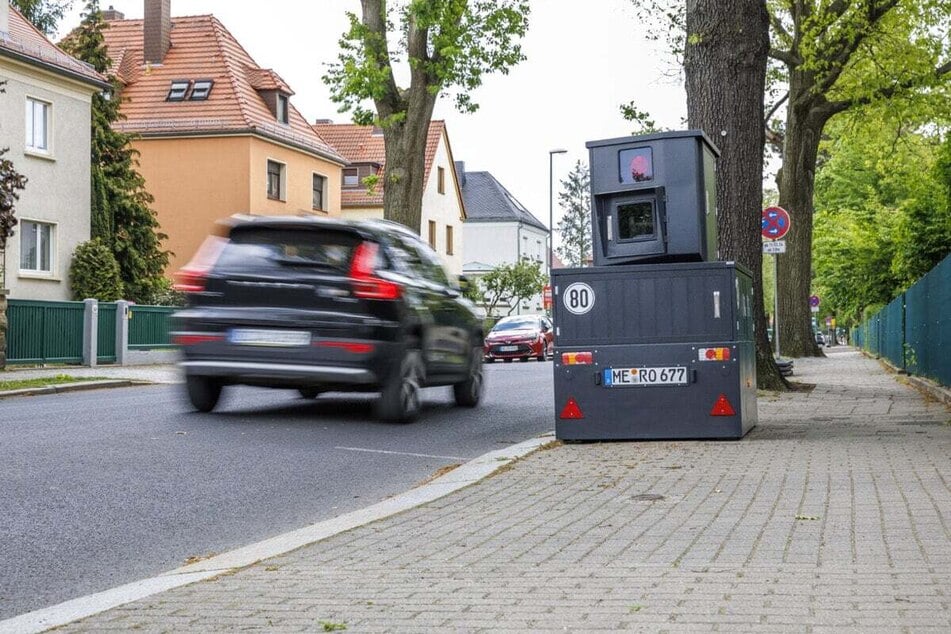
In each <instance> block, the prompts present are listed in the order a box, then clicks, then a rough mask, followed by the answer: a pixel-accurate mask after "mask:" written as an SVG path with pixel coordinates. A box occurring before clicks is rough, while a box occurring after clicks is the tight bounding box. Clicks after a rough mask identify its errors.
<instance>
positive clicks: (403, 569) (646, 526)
mask: <svg viewBox="0 0 951 634" xmlns="http://www.w3.org/2000/svg"><path fill="white" fill-rule="evenodd" d="M794 378H795V379H796V380H797V381H802V382H809V383H815V384H816V388H815V390H813V391H812V392H809V393H804V392H797V393H791V394H785V395H782V396H761V398H760V402H759V408H760V425H759V427H757V428H756V429H754V430H753V431H752V432H751V433H750V434H749V435H748V436H747V437H746V439H744V440H742V441H739V442H652V443H636V442H627V443H610V444H572V445H558V446H555V447H554V448H552V449H549V450H544V451H540V452H538V453H535V454H533V455H531V456H529V457H528V458H526V459H524V460H522V461H520V462H518V463H516V464H515V466H514V467H513V468H511V469H508V470H505V471H504V472H502V473H499V474H497V475H495V476H493V477H491V478H488V479H487V480H484V481H482V482H480V483H479V484H476V485H474V486H471V487H469V488H467V489H464V490H462V491H460V492H457V493H455V494H452V495H450V496H448V497H446V498H443V499H440V500H437V501H435V502H431V503H429V504H427V505H425V506H422V507H420V508H417V509H415V510H411V511H408V512H405V513H402V514H400V515H397V516H394V517H391V518H389V519H387V520H383V521H380V522H376V523H373V524H369V525H367V526H364V527H362V528H357V529H354V530H351V531H349V532H346V533H343V534H340V535H337V536H335V537H332V538H330V539H327V540H325V541H322V542H319V543H317V544H313V545H311V546H307V547H304V548H301V549H299V550H297V551H294V552H292V553H289V554H287V555H283V556H280V557H277V558H274V559H271V560H267V561H264V562H261V563H259V564H256V565H254V566H251V567H249V568H246V569H243V570H241V571H239V572H238V573H236V574H233V575H229V576H222V577H220V578H217V579H215V580H213V581H208V582H201V583H197V584H194V585H191V586H186V587H183V588H179V589H177V590H173V591H169V592H165V593H162V594H158V595H154V596H152V597H150V598H148V599H145V600H141V601H138V602H136V603H132V604H129V605H126V606H123V607H120V608H116V609H113V610H111V611H109V612H106V613H103V614H100V615H98V616H95V617H91V618H88V619H86V620H84V621H81V622H79V623H74V624H73V625H71V626H69V627H67V628H65V629H66V630H67V631H72V632H76V631H89V632H99V631H106V630H123V631H128V630H135V631H176V632H177V631H191V632H207V631H213V630H233V629H267V630H273V631H321V630H326V631H331V630H333V629H334V628H342V627H343V626H344V625H345V626H346V629H347V630H348V631H356V632H364V631H398V632H406V631H417V630H421V631H446V630H456V631H459V630H462V631H481V630H498V631H502V630H504V631H533V632H537V631H545V630H550V631H565V630H568V631H579V632H590V631H595V630H621V629H632V630H646V631H652V632H656V631H678V632H680V631H694V630H699V631H736V630H755V631H758V632H769V631H777V632H789V631H813V632H820V631H829V632H832V631H835V632H838V631H841V630H843V629H847V628H853V629H856V630H861V631H863V632H869V631H876V630H881V631H915V632H925V631H935V632H947V631H951V489H949V483H951V459H949V457H951V426H949V424H951V416H949V413H948V410H947V409H945V407H944V406H942V405H938V404H934V403H927V402H925V400H924V399H923V398H922V397H921V396H919V394H918V393H917V392H915V391H913V390H911V389H910V388H908V387H906V386H904V385H902V384H901V383H900V382H899V380H896V377H894V376H892V375H889V374H886V373H885V372H883V371H882V370H881V369H880V367H879V365H878V363H876V362H875V361H871V360H868V359H865V358H863V357H862V356H860V355H859V354H858V353H856V352H853V351H851V350H850V349H833V350H831V351H830V358H829V359H818V360H799V361H797V362H796V376H795V377H794Z"/></svg>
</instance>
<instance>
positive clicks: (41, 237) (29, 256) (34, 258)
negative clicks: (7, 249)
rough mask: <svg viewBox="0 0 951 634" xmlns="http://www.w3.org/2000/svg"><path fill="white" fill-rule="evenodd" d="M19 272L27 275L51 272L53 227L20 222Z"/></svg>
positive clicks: (31, 222) (41, 223) (39, 223)
mask: <svg viewBox="0 0 951 634" xmlns="http://www.w3.org/2000/svg"><path fill="white" fill-rule="evenodd" d="M21 224H22V227H21V229H20V270H21V271H25V272H29V273H52V272H53V225H51V224H47V223H45V222H34V221H32V220H23V221H21Z"/></svg>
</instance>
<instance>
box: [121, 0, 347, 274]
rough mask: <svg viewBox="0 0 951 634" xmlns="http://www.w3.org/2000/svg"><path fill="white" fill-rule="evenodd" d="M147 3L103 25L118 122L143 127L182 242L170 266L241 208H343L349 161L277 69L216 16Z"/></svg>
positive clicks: (156, 179) (168, 215) (161, 196)
mask: <svg viewBox="0 0 951 634" xmlns="http://www.w3.org/2000/svg"><path fill="white" fill-rule="evenodd" d="M144 2H145V12H144V16H145V17H144V19H142V20H125V19H123V18H124V16H123V15H122V14H121V13H119V12H117V11H114V10H108V11H104V12H103V15H104V18H105V19H106V20H107V22H108V28H107V29H106V30H105V32H104V35H105V39H106V46H107V47H108V50H109V57H110V58H111V60H112V72H114V73H115V74H116V76H117V77H118V79H119V81H121V82H122V86H123V87H122V93H121V98H122V100H123V102H122V106H121V112H122V114H123V115H124V116H125V119H124V120H122V121H119V122H117V124H116V128H117V129H119V130H121V131H123V132H132V133H135V134H136V135H138V138H137V139H136V140H135V141H134V143H133V145H134V147H135V149H136V150H138V151H139V153H140V158H139V162H140V165H139V172H140V173H141V174H142V176H143V177H144V178H145V181H146V189H148V191H149V192H150V193H151V194H152V195H153V196H154V197H155V202H154V203H153V205H152V207H153V208H154V209H155V211H156V213H157V214H158V219H159V222H160V224H161V227H162V231H163V232H165V233H166V234H168V236H169V237H168V240H167V241H166V242H165V245H164V246H165V248H167V249H169V250H171V251H172V252H173V253H174V255H173V256H172V257H171V258H170V262H169V270H168V272H174V271H175V270H176V269H178V268H180V267H181V266H182V265H184V264H185V263H186V262H187V261H188V260H189V258H190V257H191V256H192V254H193V253H194V252H195V250H196V249H197V248H198V246H199V245H200V244H201V242H202V240H203V239H204V237H205V236H206V235H207V234H208V232H209V230H210V229H212V227H213V226H214V223H215V221H217V220H219V219H222V218H226V217H228V216H231V215H233V214H236V213H241V214H261V215H299V214H318V215H338V214H339V213H340V202H341V201H340V182H341V178H342V172H341V169H342V167H343V166H344V165H345V164H346V163H347V161H346V160H345V159H344V158H343V157H342V156H340V154H339V153H337V152H336V151H335V150H334V149H333V148H331V147H330V146H329V145H328V144H327V143H326V142H324V140H323V139H321V138H320V136H319V135H318V134H317V133H316V132H315V131H314V130H313V129H312V128H311V126H310V125H309V124H308V123H307V121H306V120H305V119H304V117H303V116H301V114H300V113H299V112H298V110H297V108H295V107H294V104H293V99H292V97H293V95H294V91H293V90H291V88H290V86H288V85H287V83H286V82H285V81H284V80H283V79H281V77H280V75H278V74H277V73H276V72H275V71H274V70H271V69H267V68H261V67H260V66H258V65H257V63H256V62H255V61H254V60H253V59H252V58H251V56H250V55H249V54H248V53H247V51H245V50H244V48H242V46H241V44H240V43H238V41H237V40H236V39H235V38H234V36H232V35H231V33H230V32H228V29H226V28H225V26H224V25H223V24H222V23H221V22H220V21H219V20H218V19H217V18H215V17H214V16H213V15H198V16H188V17H174V18H173V17H172V16H171V13H170V10H171V9H170V4H171V3H170V0H144Z"/></svg>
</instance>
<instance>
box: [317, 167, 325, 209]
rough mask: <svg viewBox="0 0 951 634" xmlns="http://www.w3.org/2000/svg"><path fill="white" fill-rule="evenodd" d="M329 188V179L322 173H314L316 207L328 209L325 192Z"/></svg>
mask: <svg viewBox="0 0 951 634" xmlns="http://www.w3.org/2000/svg"><path fill="white" fill-rule="evenodd" d="M326 190H327V179H326V178H324V177H323V176H321V175H320V174H314V209H319V210H320V211H326V209H327V207H326V206H325V203H326V200H325V199H324V192H325V191H326Z"/></svg>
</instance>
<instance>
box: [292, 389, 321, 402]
mask: <svg viewBox="0 0 951 634" xmlns="http://www.w3.org/2000/svg"><path fill="white" fill-rule="evenodd" d="M297 391H298V392H300V395H301V398H308V399H313V398H317V397H318V396H320V395H321V394H323V393H324V391H323V390H322V389H320V388H319V387H301V388H297Z"/></svg>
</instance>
